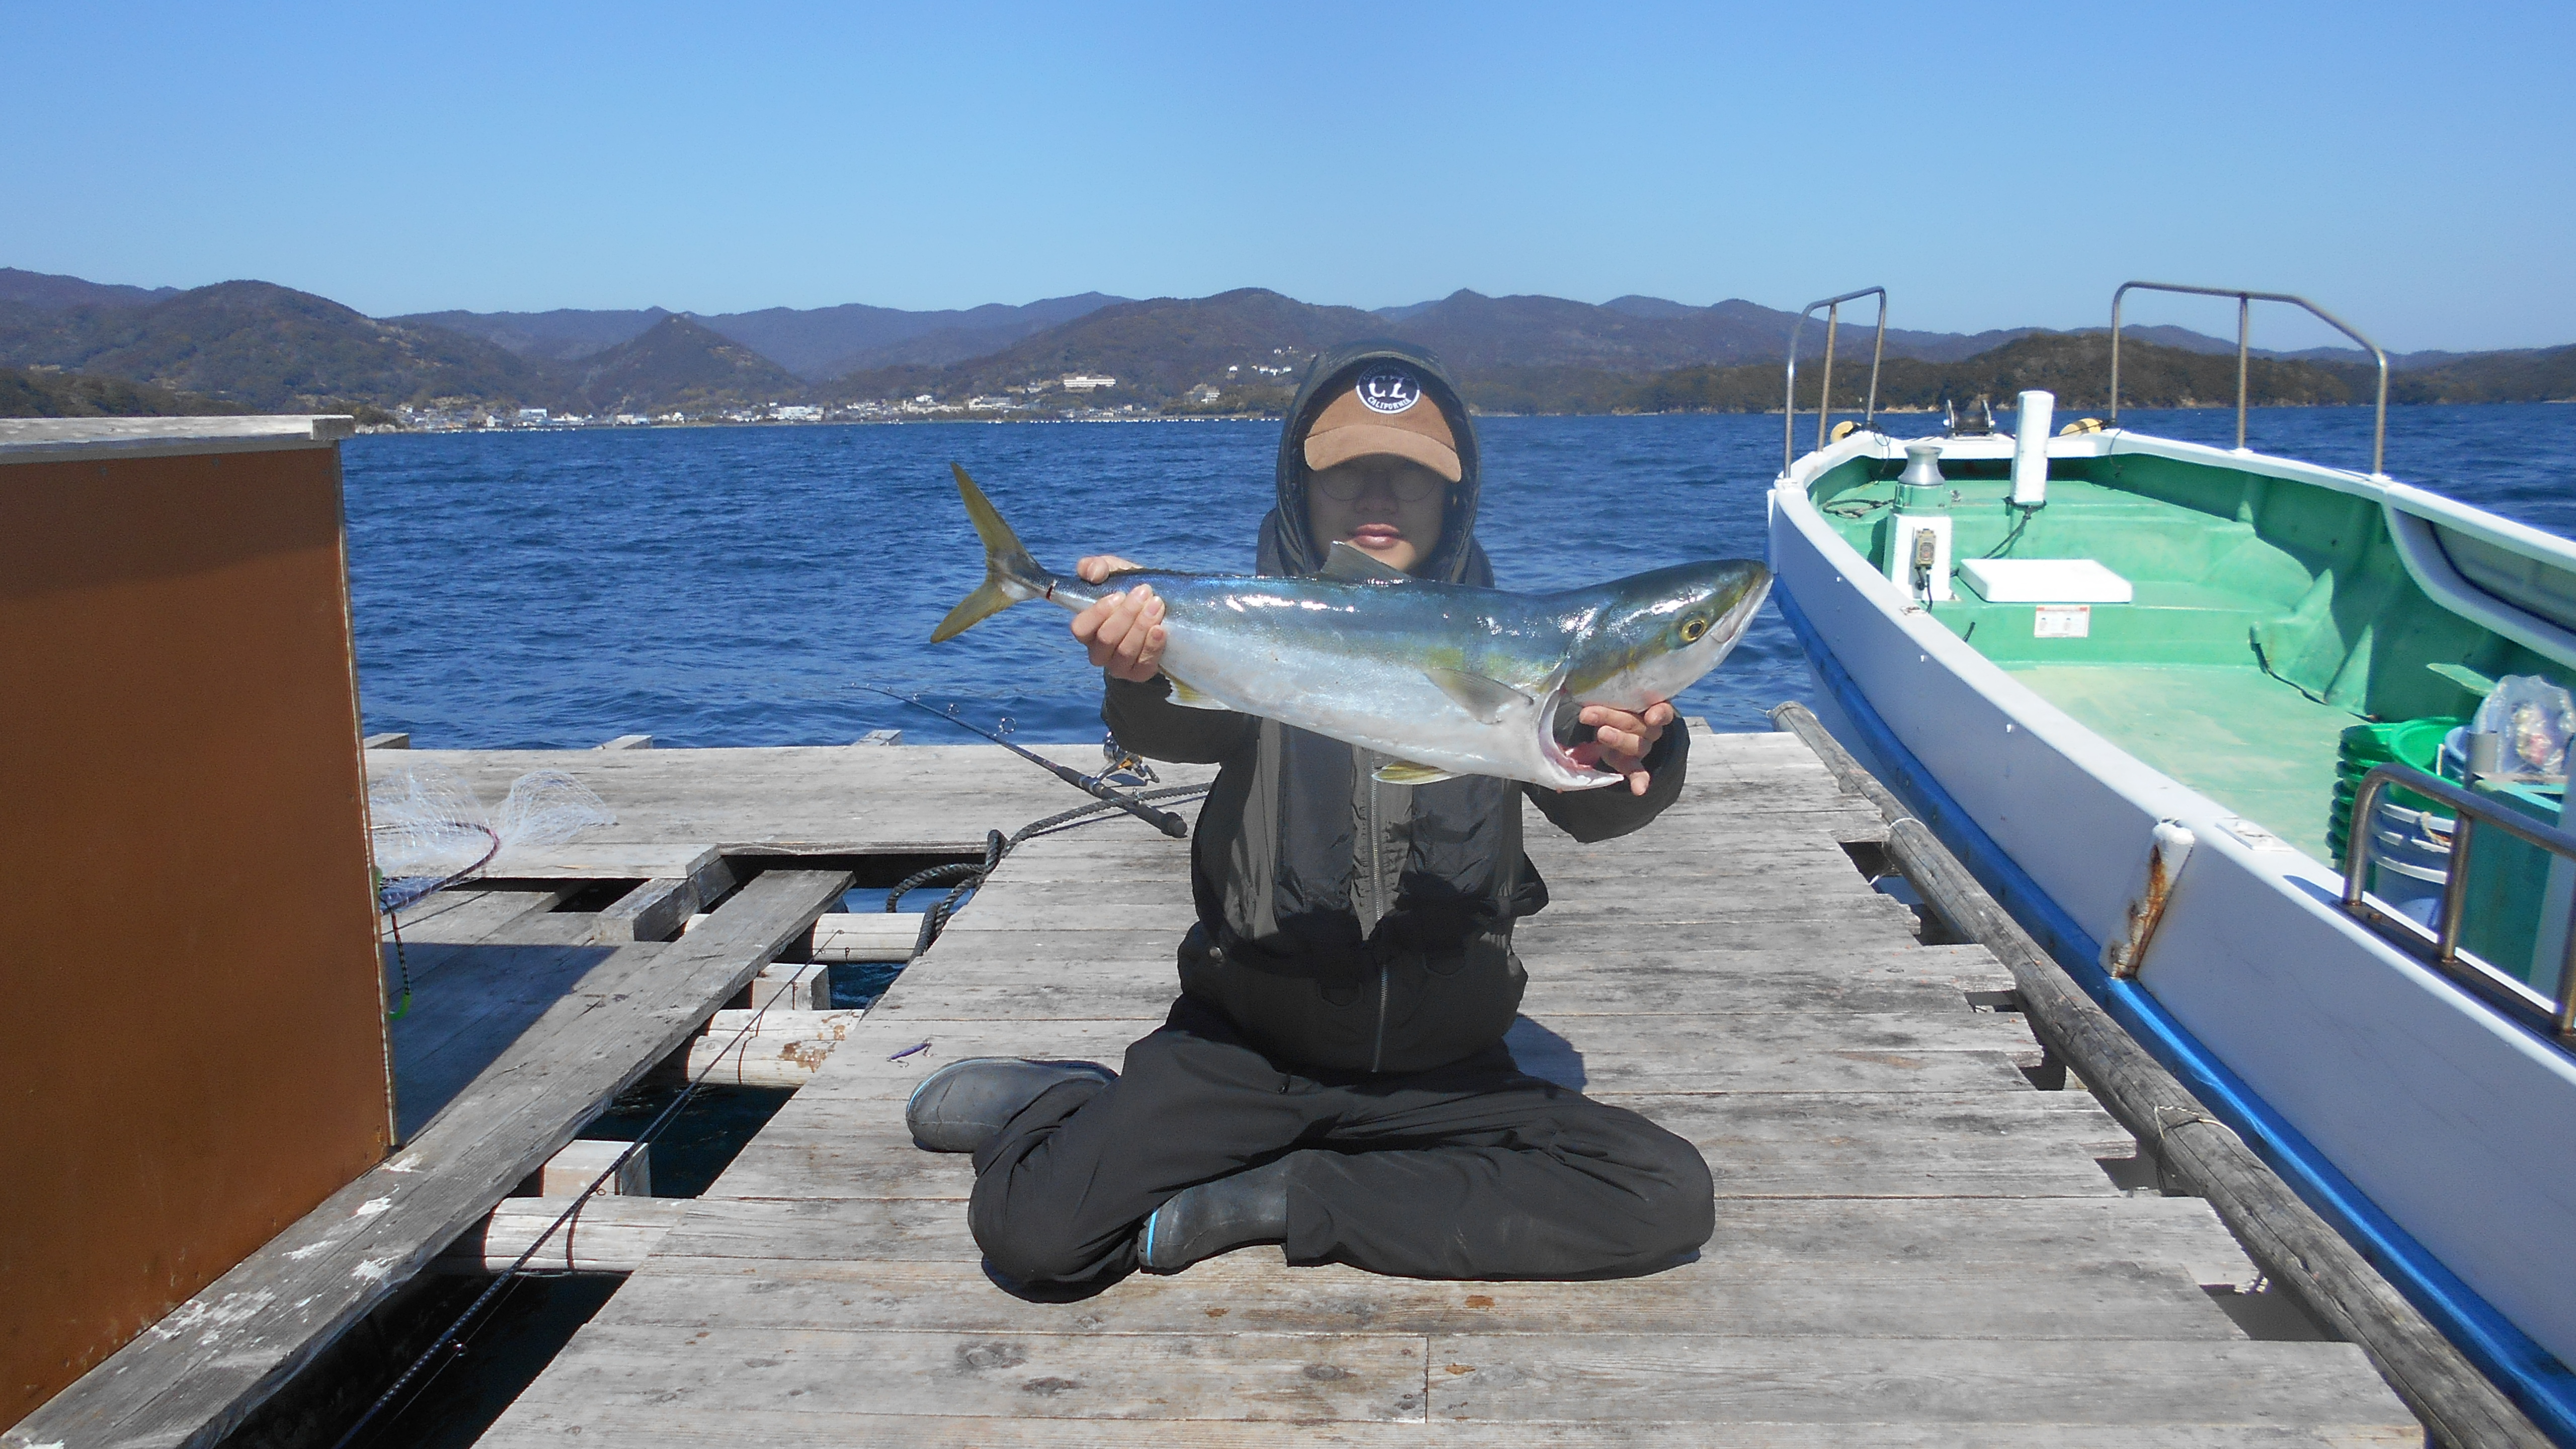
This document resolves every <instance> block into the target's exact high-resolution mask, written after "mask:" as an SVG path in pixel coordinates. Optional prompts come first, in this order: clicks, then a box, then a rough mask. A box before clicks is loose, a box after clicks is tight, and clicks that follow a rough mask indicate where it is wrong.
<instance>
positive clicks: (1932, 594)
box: [1887, 513, 1959, 604]
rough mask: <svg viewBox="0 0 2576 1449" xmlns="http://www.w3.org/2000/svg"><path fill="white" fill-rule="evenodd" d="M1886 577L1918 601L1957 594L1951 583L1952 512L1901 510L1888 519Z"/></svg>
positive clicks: (1945, 598)
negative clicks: (1910, 511)
mask: <svg viewBox="0 0 2576 1449" xmlns="http://www.w3.org/2000/svg"><path fill="white" fill-rule="evenodd" d="M1887 577H1888V581H1889V582H1891V583H1893V584H1895V585H1896V586H1897V587H1898V588H1900V589H1903V590H1904V591H1905V593H1906V596H1907V597H1908V598H1911V599H1914V600H1915V601H1917V602H1918V603H1931V604H1946V603H1949V602H1951V601H1952V600H1954V599H1956V598H1958V597H1959V596H1958V594H1957V593H1955V592H1953V591H1952V589H1951V587H1950V515H1949V514H1947V513H1900V514H1898V515H1896V517H1895V518H1893V519H1891V520H1889V523H1888V536H1887Z"/></svg>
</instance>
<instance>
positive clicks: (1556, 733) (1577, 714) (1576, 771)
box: [1538, 687, 1619, 784]
mask: <svg viewBox="0 0 2576 1449" xmlns="http://www.w3.org/2000/svg"><path fill="white" fill-rule="evenodd" d="M1582 720H1583V706H1581V705H1579V704H1575V703H1574V696H1572V695H1570V694H1568V693H1566V692H1565V690H1564V689H1563V688H1562V687H1559V688H1558V689H1557V690H1556V692H1555V693H1553V694H1550V695H1549V696H1548V697H1547V707H1546V708H1545V709H1543V710H1541V711H1540V712H1539V729H1538V751H1539V757H1540V758H1542V759H1544V760H1546V761H1547V762H1548V763H1549V764H1551V765H1554V766H1556V767H1557V768H1558V769H1560V770H1563V771H1564V772H1566V773H1567V774H1569V775H1572V776H1574V777H1575V778H1576V779H1578V780H1581V781H1584V782H1586V783H1588V784H1608V783H1609V782H1610V781H1612V780H1616V779H1618V778H1619V777H1618V776H1617V775H1614V774H1612V773H1610V772H1609V771H1607V770H1604V769H1602V768H1601V767H1600V766H1598V765H1587V764H1584V763H1583V762H1582V761H1580V760H1578V759H1576V758H1574V754H1573V751H1572V749H1571V746H1573V745H1574V744H1575V743H1576V742H1577V736H1579V735H1580V734H1581V733H1582V731H1583V724H1582Z"/></svg>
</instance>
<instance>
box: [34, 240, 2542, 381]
mask: <svg viewBox="0 0 2576 1449" xmlns="http://www.w3.org/2000/svg"><path fill="white" fill-rule="evenodd" d="M1856 310H1857V311H1858V312H1859V313H1860V315H1861V317H1862V318H1864V319H1865V318H1866V317H1867V315H1868V309H1867V306H1866V305H1864V306H1863V307H1861V308H1859V309H1856ZM1796 320H1797V318H1796V314H1794V313H1790V312H1785V311H1781V310H1778V309H1775V308H1770V307H1765V306H1762V305H1760V304H1757V303H1753V302H1748V301H1743V300H1740V299H1730V300H1727V301H1722V302H1719V303H1716V304H1714V305H1711V306H1705V307H1702V306H1692V305H1688V304H1684V303H1679V302H1672V301H1667V300H1664V299H1661V298H1654V297H1639V296H1627V297H1619V298H1615V299H1613V300H1611V301H1609V302H1606V303H1600V304H1597V305H1596V304H1592V303H1585V302H1573V301H1567V300H1564V299H1561V298H1555V297H1537V296H1509V297H1488V296H1484V295H1482V294H1479V293H1476V292H1471V291H1459V292H1454V293H1452V294H1450V295H1449V296H1446V297H1443V298H1440V299H1438V300H1436V301H1430V302H1422V303H1416V304H1412V305H1409V306H1403V307H1388V308H1381V309H1378V310H1376V311H1373V312H1371V311H1362V310H1359V309H1356V308H1349V307H1332V306H1317V305H1314V304H1310V303H1306V302H1300V301H1297V300H1295V299H1293V298H1290V297H1286V296H1282V295H1280V294H1279V293H1276V292H1271V291H1265V290H1262V289H1259V288H1244V289H1241V290H1237V291H1232V292H1225V293H1220V294H1218V295H1216V296H1213V297H1200V298H1154V299H1148V300H1134V299H1128V298H1120V297H1110V296H1104V295H1102V294H1099V293H1084V294H1082V295H1079V296H1073V297H1059V298H1051V299H1047V300H1044V301H1039V302H1032V303H1029V304H1027V305H1025V306H1006V305H1001V304H991V305H987V306H982V307H974V308H967V309H961V310H948V311H929V312H909V311H901V310H897V309H894V308H886V307H873V306H866V305H862V304H856V303H853V304H848V305H844V306H837V307H823V308H814V309H791V308H769V309H766V310H762V311H756V312H736V313H716V314H703V315H702V314H696V313H679V312H672V311H669V310H666V309H663V308H659V307H651V308H644V309H641V310H602V311H591V310H576V309H564V310H557V311H551V312H498V313H491V312H484V313H478V312H464V311H450V312H428V313H416V314H412V315H408V316H399V317H387V318H381V319H378V318H370V317H366V316H364V315H362V314H360V313H358V312H356V311H355V310H353V309H351V308H348V307H344V306H342V305H340V304H339V303H336V302H333V301H330V300H329V299H327V298H323V297H318V296H314V295H312V294H310V293H305V292H298V291H294V290H292V289H290V288H286V287H281V286H277V285H275V284H272V283H267V282H252V281H237V282H223V283H218V284H216V285H214V286H209V287H198V288H194V289H190V290H185V291H182V290H178V289H175V288H168V287H160V288H144V287H133V286H118V285H109V284H101V283H94V282H89V281H85V280H83V279H81V278H77V277H67V276H53V275H46V274H42V273H35V272H26V271H19V270H15V269H11V268H0V366H14V367H19V368H35V369H43V370H46V371H47V372H48V373H52V374H78V375H88V376H94V377H97V378H102V379H115V380H122V381H124V382H128V383H133V384H138V385H142V386H146V387H152V388H160V389H165V390H169V391H172V392H179V393H188V394H195V395H200V396H202V397H206V398H213V399H216V400H219V401H221V402H222V403H225V404H227V405H230V406H239V407H252V408H262V409H277V410H307V409H316V408H324V407H328V408H332V409H335V410H347V409H353V408H362V409H367V410H370V411H371V412H372V411H375V410H382V409H389V408H394V407H401V406H427V405H439V406H444V407H447V408H450V409H477V408H508V407H517V406H542V407H548V408H553V409H562V410H569V411H576V412H584V413H602V412H646V411H650V412H667V411H670V410H673V409H677V410H680V411H684V412H688V413H691V414H698V413H704V412H714V411H721V410H724V409H727V408H738V407H741V406H744V405H755V406H756V405H759V404H764V403H778V402H812V403H822V404H836V403H855V402H860V401H865V400H872V399H895V398H914V397H919V396H921V395H924V394H927V395H929V396H931V397H933V398H935V399H938V400H940V401H942V402H951V403H962V402H964V401H965V400H966V399H967V398H969V397H973V396H979V395H981V396H991V395H998V394H1002V393H1003V390H1004V389H1014V390H1016V391H1017V396H1018V397H1019V398H1023V399H1024V398H1028V397H1030V396H1031V395H1032V393H1031V391H1030V385H1031V384H1052V383H1053V382H1054V380H1055V379H1058V378H1060V377H1063V376H1065V375H1068V374H1091V375H1094V376H1103V377H1111V378H1115V379H1116V380H1117V381H1116V383H1115V385H1114V386H1109V387H1104V388H1101V389H1099V390H1097V391H1094V392H1092V393H1090V394H1089V395H1088V396H1087V397H1085V398H1084V399H1082V401H1084V402H1086V403H1089V404H1091V405H1094V406H1108V407H1124V408H1131V409H1136V410H1144V411H1174V412H1257V411H1264V410H1275V409H1276V408H1278V407H1280V406H1282V405H1284V404H1285V402H1286V400H1287V397H1288V395H1289V392H1290V390H1291V389H1292V387H1293V384H1294V381H1295V378H1296V375H1297V373H1298V371H1299V370H1300V369H1301V368H1302V366H1303V365H1304V363H1305V362H1306V360H1307V359H1308V358H1310V357H1312V356H1313V355H1314V354H1315V353H1317V352H1319V351H1322V350H1323V349H1325V348H1328V347H1330V346H1333V345H1335V344H1337V343H1340V342H1344V341H1348V340H1351V339H1353V338H1357V337H1363V336H1371V335H1378V336H1394V337H1399V338H1403V339H1406V340H1410V341H1413V342H1416V343H1419V344H1421V345H1423V346H1426V347H1429V348H1430V349H1432V350H1433V351H1434V352H1437V353H1438V354H1440V355H1441V356H1442V357H1443V358H1445V359H1446V360H1447V361H1448V362H1449V363H1450V365H1451V366H1452V367H1453V368H1454V369H1455V370H1456V371H1457V373H1458V374H1459V377H1460V379H1461V384H1462V388H1463V390H1464V391H1465V392H1466V393H1467V395H1468V397H1469V399H1470V401H1471V402H1473V403H1475V404H1476V405H1477V406H1479V407H1482V408H1485V409H1487V410H1491V411H1512V412H1531V411H1538V412H1557V411H1617V410H1632V409H1633V410H1646V411H1656V410H1664V409H1668V408H1672V407H1717V408H1728V409H1736V408H1752V407H1770V406H1776V405H1777V397H1778V378H1779V362H1780V359H1782V358H1783V357H1785V356H1786V354H1787V352H1788V349H1789V339H1790V334H1791V331H1792V328H1793V327H1794V325H1795V323H1796ZM1821 330H1822V329H1821V328H1819V327H1817V326H1814V325H1810V326H1809V327H1808V328H1807V329H1806V332H1805V334H1804V338H1803V340H1802V342H1801V346H1800V351H1801V352H1802V354H1804V355H1809V356H1812V355H1814V354H1816V353H1818V352H1820V351H1821V348H1822V343H1823V339H1822V335H1821ZM2128 335H2129V336H2130V337H2131V338H2132V339H2134V340H2135V342H2136V343H2137V344H2138V346H2139V356H2140V358H2141V359H2142V362H2141V369H2140V371H2139V372H2138V373H2137V374H2136V375H2137V378H2138V381H2137V382H2136V384H2134V386H2133V387H2132V388H2130V389H2128V390H2129V391H2130V392H2131V395H2132V396H2133V397H2135V399H2136V401H2137V402H2139V403H2140V404H2145V403H2148V402H2151V401H2155V400H2159V399H2158V398H2157V397H2156V396H2154V394H2155V392H2156V390H2157V389H2158V388H2159V387H2162V386H2163V383H2160V382H2157V381H2155V379H2158V378H2161V379H2164V380H2165V381H2166V382H2169V383H2170V384H2171V386H2172V388H2173V389H2175V391H2173V392H2172V395H2171V397H2169V398H2165V399H2162V400H2169V401H2172V400H2180V399H2182V398H2185V397H2190V398H2195V399H2199V400H2202V401H2207V400H2212V399H2218V398H2225V397H2228V396H2232V394H2233V391H2234V381H2233V360H2232V356H2231V354H2232V353H2233V351H2234V344H2233V343H2232V342H2230V341H2226V340H2222V339H2219V338H2214V337H2208V336H2205V335H2202V334H2200V333H2196V332H2192V331H2188V330H2186V329H2182V328H2176V327H2139V328H2132V329H2130V330H2129V334H2128ZM2086 336H2091V337H2093V338H2094V339H2095V346H2092V347H2088V346H2086V345H2084V344H2082V343H2080V342H2076V341H2070V340H2069V339H2081V338H2084V337H2086ZM2098 342H2099V333H2098V330H2096V331H2094V332H2091V333H2053V332H2047V331H2045V330H2044V329H2037V328H2012V329H1998V330H1994V331H1988V332H1981V333H1947V332H1924V331H1907V330H1902V329H1891V330H1890V331H1889V332H1888V334H1887V354H1888V357H1889V359H1890V363H1889V369H1890V370H1889V375H1888V377H1887V378H1885V379H1883V380H1882V388H1881V392H1882V395H1883V396H1884V397H1887V398H1889V399H1890V400H1896V399H1897V396H1898V394H1899V393H1903V394H1906V395H1908V396H1910V395H1911V393H1912V392H1914V391H1919V390H1921V389H1923V388H1927V387H1929V388H1935V389H1949V390H1951V391H1956V390H1958V389H1960V388H1965V387H1969V386H1971V385H1972V383H1974V381H1975V380H1976V379H1987V380H1989V381H1992V380H1993V379H1996V378H2001V377H2003V376H2005V375H2006V374H2008V373H2010V374H2012V375H2020V374H2019V373H2017V372H2015V371H2014V370H2015V369H2022V370H2024V371H2028V370H2029V369H2032V368H2041V370H2048V369H2049V368H2055V367H2057V366H2060V365H2065V366H2076V364H2077V362H2078V360H2079V359H2082V358H2085V357H2088V356H2089V355H2090V353H2091V351H2093V350H2098ZM2025 344H2027V345H2025ZM1868 348H1869V328H1868V327H1867V326H1866V325H1864V324H1862V323H1853V324H1849V325H1847V327H1846V330H1845V332H1844V334H1843V340H1842V342H1841V343H1840V344H1839V349H1838V350H1839V355H1840V357H1842V358H1843V359H1847V360H1849V361H1850V362H1853V363H1857V362H1858V361H1859V360H1860V359H1861V358H1863V357H1865V355H1866V353H1867V350H1868ZM2016 348H2019V349H2020V350H2019V351H2015V350H2014V349H2016ZM2166 350H2171V351H2173V352H2174V353H2176V354H2177V356H2178V358H2188V357H2189V356H2192V355H2199V356H2204V357H2211V358H2219V357H2224V358H2225V361H2226V364H2227V365H2226V366H2225V367H2223V368H2221V369H2219V371H2220V372H2224V373H2225V374H2226V375H2225V376H2224V377H2220V376H2219V375H2218V372H2213V373H2212V377H2213V378H2215V379H2216V381H2215V382H2210V381H2205V380H2202V379H2200V378H2199V377H2198V373H2199V371H2201V370H2203V369H2201V368H2200V367H2199V366H2198V365H2196V364H2190V363H2187V362H2186V361H2182V360H2176V361H2173V362H2172V364H2171V365H2170V366H2162V367H2159V366H2148V365H2146V362H2145V359H2148V358H2150V357H2153V356H2158V355H2161V354H2162V353H2163V352H2164V351H2166ZM2263 356H2264V357H2265V358H2266V359H2267V366H2266V367H2264V368H2259V369H2258V372H2259V373H2260V374H2261V376H2259V377H2258V378H2257V379H2256V383H2257V386H2256V391H2257V394H2258V396H2261V397H2264V398H2265V399H2267V400H2276V401H2282V402H2290V401H2318V400H2331V399H2334V398H2338V397H2341V396H2346V395H2352V394H2354V393H2355V390H2356V388H2357V387H2360V388H2363V389H2364V390H2363V391H2362V393H2361V395H2364V396H2366V381H2367V380H2366V379H2362V378H2358V372H2359V371H2366V369H2356V366H2355V365H2356V364H2358V363H2360V362H2361V361H2362V354H2359V353H2357V352H2353V351H2350V350H2348V349H2347V350H2334V349H2317V350H2312V351H2308V352H2303V353H2297V354H2274V353H2264V354H2263ZM2043 359H2048V360H2049V361H2046V362H2045V364H2044V365H2043ZM2392 363H2393V365H2395V366H2396V367H2397V368H2399V369H2401V371H2402V375H2401V377H2400V378H2399V380H2398V383H2397V385H2396V386H2394V387H2393V388H2392V397H2398V398H2403V399H2406V400H2415V401H2443V400H2452V401H2511V400H2529V399H2538V398H2552V397H2567V396H2570V395H2571V394H2576V347H2570V348H2554V349H2545V350H2538V351H2514V352H2492V353H2471V354H2454V353H2419V354H2414V355H2411V356H2407V357H2403V358H2394V359H2392ZM2081 371H2082V369H2081V367H2077V374H2080V373H2081ZM2128 371H2129V370H2128V368H2127V367H2126V366H2125V359H2124V367H2123V373H2124V382H2126V380H2127V375H2128ZM1859 372H1860V369H1858V368H1856V367H1845V368H1838V369H1837V376H1838V379H1839V380H1844V381H1848V380H1850V379H1851V378H1853V377H1856V376H1858V374H1859ZM1738 374H1740V376H1739V375H1738ZM1765 378H1767V379H1768V381H1767V382H1762V381H1761V379H1765ZM2065 381H2066V384H2067V385H2068V386H2070V387H2072V388H2074V389H2075V390H2076V391H2077V392H2081V391H2082V390H2083V388H2084V386H2085V385H2086V384H2084V383H2083V382H2082V381H2081V379H2080V376H2078V375H2076V374H2070V375H2069V376H2068V377H2067V378H2066V380H2065ZM1997 385H2000V384H1997ZM1978 390H1984V389H1983V388H1982V386H1980V387H1979V389H1978ZM29 395H30V396H32V395H33V394H29ZM1944 395H1947V394H1946V393H1945V394H1944ZM137 396H140V394H138V395H137ZM1063 396H1064V394H1063V393H1062V392H1055V393H1053V394H1052V395H1051V396H1050V402H1051V403H1052V402H1053V399H1055V398H1062V397H1063ZM2072 400H2073V397H2072V395H2070V402H2071V401H2072ZM20 405H23V406H35V405H36V404H32V403H22V404H20ZM1055 406H1061V404H1055Z"/></svg>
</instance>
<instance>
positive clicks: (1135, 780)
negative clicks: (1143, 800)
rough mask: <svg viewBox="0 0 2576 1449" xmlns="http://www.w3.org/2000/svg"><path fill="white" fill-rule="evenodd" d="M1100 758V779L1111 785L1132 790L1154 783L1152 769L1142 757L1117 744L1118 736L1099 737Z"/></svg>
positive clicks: (1106, 735)
mask: <svg viewBox="0 0 2576 1449" xmlns="http://www.w3.org/2000/svg"><path fill="white" fill-rule="evenodd" d="M1100 758H1101V760H1102V761H1103V762H1104V763H1103V764H1102V765H1101V767H1100V778H1101V779H1103V780H1106V781H1108V782H1109V783H1110V784H1112V785H1126V786H1129V787H1131V788H1132V787H1134V786H1139V785H1151V784H1153V783H1154V782H1155V781H1154V767H1153V766H1152V765H1149V764H1147V763H1145V757H1144V756H1142V755H1140V754H1137V753H1136V752H1135V751H1134V750H1131V749H1129V748H1127V747H1126V746H1125V745H1122V744H1120V743H1118V736H1117V735H1116V734H1114V733H1112V734H1105V735H1102V736H1101V737H1100Z"/></svg>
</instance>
